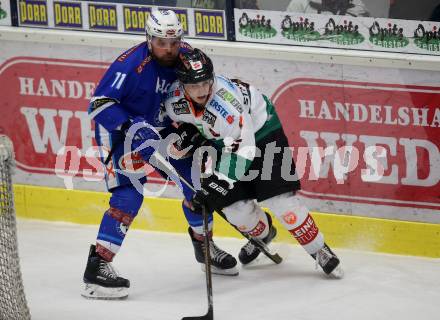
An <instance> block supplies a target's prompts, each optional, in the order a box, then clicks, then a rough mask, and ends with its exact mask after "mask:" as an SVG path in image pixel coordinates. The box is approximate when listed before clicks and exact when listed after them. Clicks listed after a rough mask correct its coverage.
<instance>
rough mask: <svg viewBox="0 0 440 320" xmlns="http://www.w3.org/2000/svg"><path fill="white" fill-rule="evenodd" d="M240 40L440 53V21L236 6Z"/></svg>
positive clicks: (236, 20)
mask: <svg viewBox="0 0 440 320" xmlns="http://www.w3.org/2000/svg"><path fill="white" fill-rule="evenodd" d="M234 16H235V33H236V38H237V40H238V41H247V42H263V43H275V44H289V45H300V46H312V47H328V48H345V49H357V50H373V51H389V52H403V53H419V54H432V55H440V32H439V28H440V23H439V22H430V21H413V20H399V19H385V18H372V17H353V16H340V15H324V14H314V13H293V12H281V11H261V10H241V9H235V11H234Z"/></svg>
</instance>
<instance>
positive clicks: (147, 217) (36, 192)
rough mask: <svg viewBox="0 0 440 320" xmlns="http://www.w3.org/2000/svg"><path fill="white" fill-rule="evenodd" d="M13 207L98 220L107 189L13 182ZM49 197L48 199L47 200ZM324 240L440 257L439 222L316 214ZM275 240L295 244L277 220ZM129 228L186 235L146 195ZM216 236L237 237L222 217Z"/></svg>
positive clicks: (182, 225) (22, 212)
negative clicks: (74, 188) (44, 185)
mask: <svg viewBox="0 0 440 320" xmlns="http://www.w3.org/2000/svg"><path fill="white" fill-rule="evenodd" d="M14 192H15V205H16V211H17V215H18V216H19V217H21V218H29V219H41V220H48V221H64V222H72V223H79V224H99V223H100V220H101V218H102V214H103V212H105V210H107V209H108V200H109V193H103V192H94V191H83V190H65V189H58V188H49V187H39V186H30V185H15V187H14ZM48 199H50V201H48ZM313 217H314V218H315V220H316V222H317V224H318V225H319V227H320V229H321V230H322V231H323V233H324V235H325V237H326V241H327V242H328V243H329V244H331V245H332V246H334V247H340V248H349V249H355V250H365V251H373V252H384V253H393V254H402V255H414V256H425V257H435V258H439V257H440V225H438V224H429V223H419V222H406V221H398V220H387V219H377V218H369V217H360V216H348V215H341V214H331V213H318V212H314V213H313ZM275 225H276V226H277V227H278V230H279V231H280V232H279V235H278V238H277V241H280V242H286V243H293V242H294V240H293V239H292V237H291V236H290V234H289V233H288V232H287V231H285V230H284V229H283V227H282V226H280V225H279V223H278V222H277V221H275ZM132 228H135V229H142V230H150V231H164V232H177V233H185V232H186V229H187V222H186V220H185V218H184V216H183V213H182V210H181V200H178V199H167V198H152V197H146V198H145V200H144V204H143V206H142V209H141V211H140V213H139V215H138V217H137V218H136V219H135V221H134V223H133V225H132ZM215 235H216V236H217V237H220V236H222V237H240V235H238V234H237V232H236V231H235V230H234V229H233V228H232V227H230V226H228V225H227V224H226V223H225V222H224V221H222V219H221V218H219V217H217V218H216V220H215Z"/></svg>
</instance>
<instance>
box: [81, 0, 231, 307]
mask: <svg viewBox="0 0 440 320" xmlns="http://www.w3.org/2000/svg"><path fill="white" fill-rule="evenodd" d="M146 34H147V41H146V42H143V43H141V44H139V45H137V46H135V47H133V48H131V49H129V50H127V51H126V52H124V53H123V54H121V55H120V56H119V57H118V58H117V59H116V60H115V61H114V62H113V64H112V65H111V66H110V68H109V69H108V70H107V72H106V73H105V75H104V76H103V78H102V79H101V81H100V83H99V85H98V87H97V88H96V90H95V93H94V96H93V98H92V100H91V102H90V105H89V115H90V117H91V118H92V119H93V120H94V121H95V136H96V141H97V143H98V145H99V147H100V151H101V160H102V161H103V162H104V164H105V166H106V183H107V188H108V190H109V191H110V192H111V193H112V195H111V198H110V203H109V204H110V207H109V209H108V210H107V211H106V212H105V214H104V216H103V218H102V222H101V225H100V228H99V232H98V236H97V240H96V246H95V245H92V246H91V247H90V251H89V257H88V261H87V266H86V270H85V272H84V283H85V286H84V290H83V292H82V295H83V296H84V297H87V298H98V299H99V298H101V299H119V298H124V297H126V296H127V295H128V288H129V286H130V282H129V280H127V279H125V278H122V277H120V276H118V274H117V273H116V272H115V270H114V268H113V267H112V265H111V262H112V260H113V258H114V256H115V255H116V253H117V252H118V250H119V249H120V247H121V245H122V242H123V240H124V238H125V235H126V232H127V230H128V228H129V226H130V224H131V223H132V221H133V219H134V218H135V217H136V215H137V213H138V211H139V209H140V207H141V204H142V201H143V194H142V190H139V188H136V185H137V184H136V183H135V184H134V183H133V181H134V180H133V178H132V177H131V176H130V174H131V173H133V172H134V173H136V172H138V171H139V170H144V169H142V168H141V167H143V164H144V163H145V162H148V160H149V158H150V157H151V155H152V154H153V152H154V151H155V149H154V148H152V147H146V148H142V144H143V143H145V142H146V141H153V142H154V141H160V137H159V135H160V136H162V137H165V136H167V135H168V134H169V133H170V132H173V130H178V129H174V127H172V126H171V120H170V119H169V118H168V117H166V116H165V115H164V114H165V113H164V112H163V111H164V110H163V109H161V102H162V99H163V95H164V94H165V93H166V92H167V90H168V88H169V86H170V84H171V83H172V82H173V81H174V80H175V79H176V75H175V71H174V66H175V63H176V61H177V58H178V55H179V53H183V52H187V51H188V50H191V47H190V46H189V45H188V44H186V43H185V42H183V41H181V38H182V27H181V25H180V22H179V20H178V18H177V16H176V14H175V13H174V12H173V11H171V10H158V9H156V8H153V9H152V11H151V14H150V15H149V17H148V19H147V21H146ZM134 127H136V128H138V130H132V128H134ZM177 133H178V134H184V132H181V131H180V132H179V131H177ZM127 135H129V138H130V139H131V140H130V141H132V143H131V150H129V152H128V153H127V152H126V151H127V150H126V148H124V147H125V146H124V144H126V137H127ZM124 149H125V150H124ZM136 149H138V152H134V153H132V151H133V150H136ZM170 160H171V162H172V164H173V166H174V167H175V168H176V170H177V171H178V173H179V174H180V175H181V176H183V177H185V179H186V180H188V181H191V165H192V158H191V157H189V158H186V159H182V160H177V161H176V160H174V161H173V160H172V159H170ZM139 163H140V164H141V165H140V166H139V167H137V166H136V164H139ZM144 172H145V170H144ZM139 182H140V184H139V185H142V184H144V183H146V182H147V178H146V177H145V176H143V177H142V178H141V179H139ZM183 192H184V195H185V199H186V200H184V202H183V205H182V207H183V211H184V213H185V217H186V219H187V220H188V223H189V224H190V228H189V229H188V231H189V234H190V236H191V240H192V243H193V245H194V250H195V256H196V260H197V261H198V262H199V263H201V264H203V262H204V260H203V257H204V254H203V246H202V243H203V218H202V215H201V214H200V213H197V212H193V209H192V208H193V207H192V205H191V202H190V201H191V199H192V196H193V194H192V191H191V190H189V189H185V188H184V189H183ZM209 221H210V224H209V226H210V230H212V215H210V218H209ZM210 240H211V241H210V243H211V260H212V264H213V272H214V273H218V274H227V275H236V274H238V271H237V268H236V264H237V262H236V260H235V258H234V257H232V256H231V255H229V254H228V253H226V252H224V251H223V250H221V249H220V248H218V247H217V246H216V245H215V243H214V242H213V241H212V232H211V233H210Z"/></svg>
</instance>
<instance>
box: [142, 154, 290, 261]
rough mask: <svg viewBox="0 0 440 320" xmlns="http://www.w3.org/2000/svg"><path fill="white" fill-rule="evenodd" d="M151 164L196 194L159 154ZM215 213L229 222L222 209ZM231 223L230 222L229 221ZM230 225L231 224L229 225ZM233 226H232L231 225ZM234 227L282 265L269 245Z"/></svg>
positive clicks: (279, 257) (153, 158)
mask: <svg viewBox="0 0 440 320" xmlns="http://www.w3.org/2000/svg"><path fill="white" fill-rule="evenodd" d="M149 163H150V164H151V165H153V166H155V167H156V168H158V169H160V170H162V171H164V172H166V173H167V174H168V176H169V177H170V178H171V179H172V180H174V181H176V180H177V181H178V180H180V181H182V182H183V183H184V184H185V185H186V186H187V187H188V188H190V189H191V190H192V191H193V192H196V190H195V189H194V187H193V186H192V185H191V184H190V183H189V182H188V181H186V179H185V178H183V177H182V176H181V175H179V173H177V171H176V170H175V169H174V167H173V166H172V165H171V164H170V163H169V162H168V161H167V160H166V159H165V158H164V157H163V156H162V155H161V154H160V153H158V152H155V153H154V154H153V155H152V156H151V158H150V161H149ZM215 211H216V212H217V213H218V214H219V215H220V216H221V217H222V218H223V219H225V220H226V221H228V219H227V218H226V215H225V214H224V213H223V211H222V210H220V209H215ZM228 223H229V221H228ZM229 224H230V223H229ZM231 225H232V224H231ZM232 226H233V227H234V229H235V230H237V231H238V232H240V234H241V235H242V236H243V237H245V238H246V239H247V240H249V241H250V242H251V243H252V244H253V245H254V246H255V247H257V248H258V249H259V250H260V251H261V252H262V253H264V255H266V257H268V258H269V259H270V260H272V261H273V262H275V263H276V264H280V263H281V262H282V261H283V258H281V256H280V255H279V254H278V253H271V252H270V250H269V248H268V247H267V245H266V244H265V243H264V242H263V241H262V240H261V239H258V238H252V237H251V236H250V235H249V234H247V233H244V232H241V231H240V230H239V229H238V228H237V227H236V226H234V225H232Z"/></svg>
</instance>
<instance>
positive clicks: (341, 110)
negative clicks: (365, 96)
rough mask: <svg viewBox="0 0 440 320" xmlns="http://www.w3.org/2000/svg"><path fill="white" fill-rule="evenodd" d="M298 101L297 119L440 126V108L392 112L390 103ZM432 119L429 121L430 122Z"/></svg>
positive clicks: (408, 109) (409, 108)
mask: <svg viewBox="0 0 440 320" xmlns="http://www.w3.org/2000/svg"><path fill="white" fill-rule="evenodd" d="M298 102H299V105H300V112H299V117H300V118H310V119H322V120H344V121H354V122H368V123H373V124H382V123H383V124H390V125H401V126H408V125H414V126H422V127H428V126H430V127H440V108H426V107H421V108H417V107H414V106H411V107H408V106H400V107H396V109H397V112H395V113H396V114H393V106H387V105H385V106H382V105H364V104H360V103H349V102H346V103H340V102H333V103H328V102H327V101H326V100H322V101H321V103H320V104H318V105H317V104H316V101H315V100H301V99H300V100H298ZM350 111H352V112H350ZM431 118H432V120H431V121H429V119H431Z"/></svg>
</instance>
